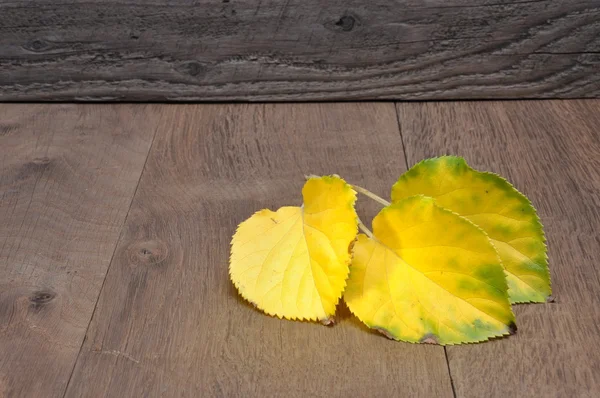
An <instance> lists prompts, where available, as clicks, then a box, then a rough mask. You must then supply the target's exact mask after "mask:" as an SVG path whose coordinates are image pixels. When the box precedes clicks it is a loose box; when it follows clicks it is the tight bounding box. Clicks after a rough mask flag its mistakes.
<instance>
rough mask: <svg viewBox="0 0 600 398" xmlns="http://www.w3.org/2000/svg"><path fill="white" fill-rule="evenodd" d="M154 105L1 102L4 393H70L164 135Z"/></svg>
mask: <svg viewBox="0 0 600 398" xmlns="http://www.w3.org/2000/svg"><path fill="white" fill-rule="evenodd" d="M154 110H155V109H153V107H148V106H130V105H127V106H125V105H123V106H119V107H115V106H106V105H104V106H97V105H95V106H89V105H80V106H73V105H6V104H5V105H1V106H0V396H1V397H42V396H43V397H58V396H63V394H64V392H65V389H66V387H67V382H68V379H69V376H70V375H71V372H72V370H73V366H74V365H75V360H76V358H77V354H78V353H79V350H80V347H81V344H82V342H83V338H84V336H85V333H86V329H87V327H88V325H89V321H90V319H91V317H92V311H93V310H94V306H95V305H96V302H97V299H98V295H99V294H100V287H101V285H102V282H103V280H104V277H105V274H106V271H107V268H108V265H109V263H110V259H111V256H112V254H113V252H114V249H115V247H116V244H117V240H118V236H119V233H120V230H121V227H122V225H123V222H124V220H125V216H126V214H127V210H128V209H129V205H130V204H131V200H132V198H133V195H134V191H135V188H136V186H137V183H138V180H139V177H140V175H141V172H142V168H143V164H144V161H145V159H146V156H147V154H148V151H149V149H150V144H151V141H152V137H153V135H154V128H153V127H154V126H153V122H152V121H153V120H154V119H155V117H154V113H153V112H154Z"/></svg>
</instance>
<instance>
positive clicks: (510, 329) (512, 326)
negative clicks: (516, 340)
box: [508, 322, 517, 336]
mask: <svg viewBox="0 0 600 398" xmlns="http://www.w3.org/2000/svg"><path fill="white" fill-rule="evenodd" d="M508 333H510V335H511V336H512V335H513V334H516V333H517V324H516V323H514V322H511V323H510V324H509V325H508Z"/></svg>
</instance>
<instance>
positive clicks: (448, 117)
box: [398, 101, 600, 398]
mask: <svg viewBox="0 0 600 398" xmlns="http://www.w3.org/2000/svg"><path fill="white" fill-rule="evenodd" d="M398 111H399V120H400V124H401V130H402V135H403V138H404V144H405V148H406V155H407V158H408V162H409V164H413V163H415V162H417V161H419V160H420V159H422V158H424V157H431V156H436V155H439V154H443V153H450V154H458V155H464V156H465V157H466V158H467V159H468V161H470V163H471V164H472V165H473V166H475V167H478V168H481V169H485V170H492V171H495V172H499V173H501V174H502V175H505V176H506V177H508V178H509V180H510V181H512V182H513V183H514V184H515V185H516V187H517V188H518V189H520V190H521V191H523V192H524V193H525V194H527V195H528V196H529V197H530V198H531V200H532V202H533V203H534V205H535V206H536V207H537V209H538V211H539V214H540V217H541V219H542V222H543V223H544V227H545V231H546V237H547V239H548V245H549V257H550V271H551V275H552V282H553V283H552V287H553V295H554V297H555V299H556V302H555V303H553V304H546V305H517V306H515V314H516V316H517V324H518V327H519V331H518V333H517V334H516V335H515V336H512V337H510V338H508V339H501V340H497V341H493V342H489V343H486V344H479V345H469V346H460V347H449V348H448V349H447V351H448V358H449V364H450V371H451V375H452V378H453V382H454V387H455V389H456V395H457V396H458V397H474V398H475V397H590V398H592V397H598V396H600V350H598V349H597V348H596V346H597V344H596V342H597V341H600V288H599V286H600V268H599V267H598V265H597V264H598V262H599V261H600V238H599V235H598V226H599V225H600V131H599V130H598V126H600V101H552V102H533V101H532V102H486V103H477V102H469V103H441V104H398Z"/></svg>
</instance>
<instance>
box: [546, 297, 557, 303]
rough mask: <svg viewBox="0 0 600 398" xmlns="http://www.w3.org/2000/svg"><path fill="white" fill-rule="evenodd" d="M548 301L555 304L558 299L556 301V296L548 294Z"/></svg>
mask: <svg viewBox="0 0 600 398" xmlns="http://www.w3.org/2000/svg"><path fill="white" fill-rule="evenodd" d="M546 302H547V303H550V304H555V303H556V302H557V301H556V298H554V296H548V297H547V298H546Z"/></svg>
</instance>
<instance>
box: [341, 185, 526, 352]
mask: <svg viewBox="0 0 600 398" xmlns="http://www.w3.org/2000/svg"><path fill="white" fill-rule="evenodd" d="M373 234H374V238H373V239H371V238H369V237H368V236H366V235H363V234H359V235H358V240H357V242H356V244H355V245H354V258H353V260H352V265H351V267H350V278H349V279H348V286H347V288H346V291H345V292H344V300H345V301H346V303H347V304H348V307H349V308H350V310H351V311H352V312H353V313H354V314H355V315H356V316H357V317H358V318H360V319H361V320H362V321H363V322H364V323H365V324H366V325H367V326H369V327H371V328H374V329H377V330H379V331H380V332H382V333H384V334H385V335H387V336H388V337H390V338H393V339H396V340H403V341H408V342H413V343H418V342H421V343H434V344H459V343H473V342H479V341H484V340H487V339H489V338H491V337H495V336H502V335H506V334H510V333H512V332H514V331H515V330H516V327H515V323H514V321H515V319H514V315H513V313H512V310H511V307H510V303H509V301H508V295H507V286H506V280H505V276H504V271H503V269H502V265H501V264H500V260H499V259H498V255H497V253H496V250H495V249H494V247H493V246H492V244H491V243H490V241H489V239H488V237H487V236H486V235H485V233H484V232H483V231H482V230H481V229H479V228H478V227H477V226H475V225H474V224H473V223H471V222H470V221H468V220H467V219H465V218H463V217H460V216H458V215H456V214H454V213H452V212H451V211H449V210H446V209H443V208H441V207H439V206H437V205H436V204H435V203H434V200H433V199H432V198H428V197H425V196H413V197H410V198H407V199H405V200H403V201H400V202H398V203H396V204H392V205H390V206H388V207H386V208H384V209H383V210H382V211H381V212H380V213H379V214H378V215H377V216H376V217H375V219H374V220H373Z"/></svg>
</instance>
